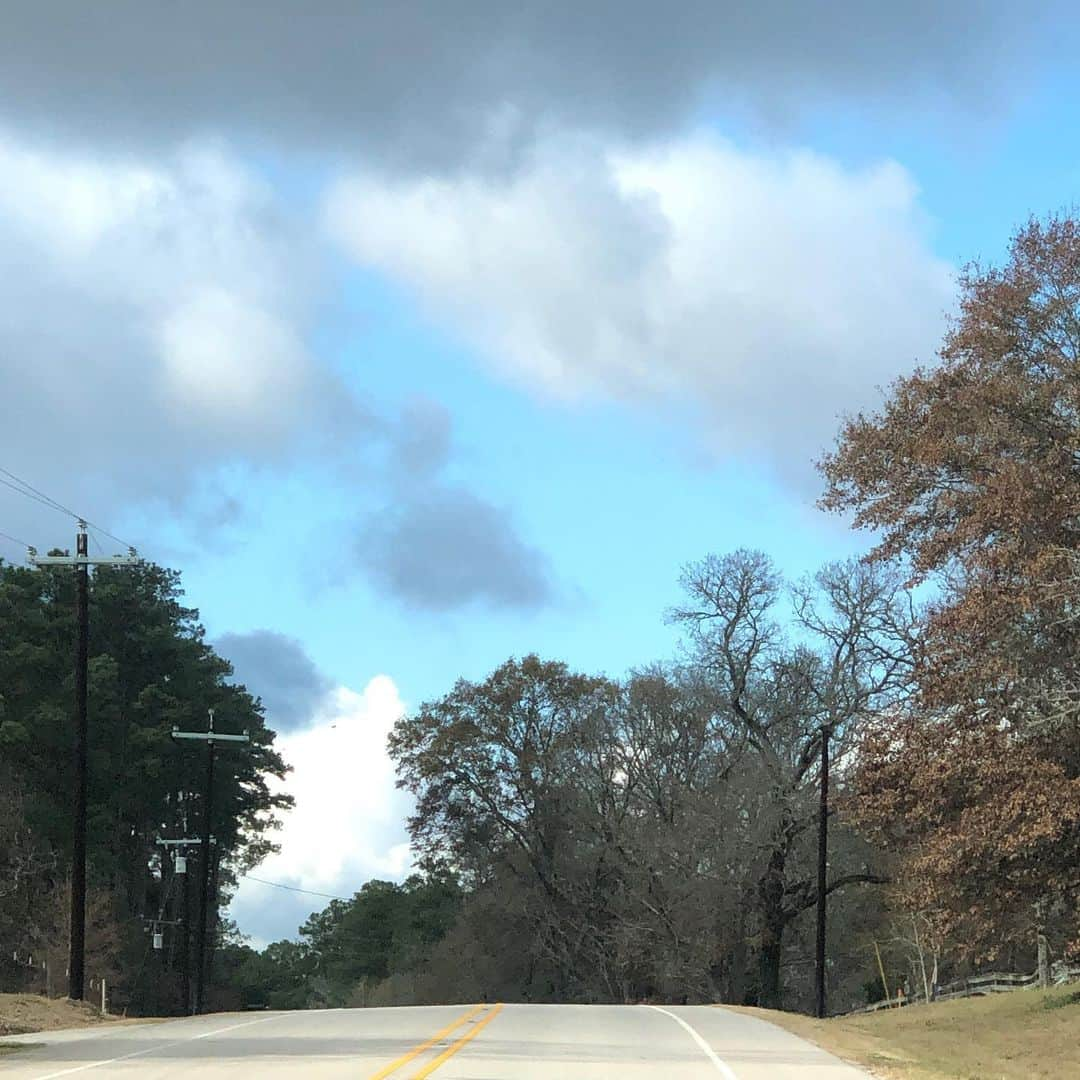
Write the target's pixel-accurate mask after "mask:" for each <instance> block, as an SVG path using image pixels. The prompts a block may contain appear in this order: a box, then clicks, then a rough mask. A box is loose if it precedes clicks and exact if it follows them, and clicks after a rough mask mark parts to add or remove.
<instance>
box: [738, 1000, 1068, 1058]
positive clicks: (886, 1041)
mask: <svg viewBox="0 0 1080 1080" xmlns="http://www.w3.org/2000/svg"><path fill="white" fill-rule="evenodd" d="M739 1011H740V1012H746V1013H749V1014H751V1015H753V1016H759V1017H761V1018H762V1019H763V1020H768V1021H770V1022H771V1023H774V1024H777V1025H778V1026H780V1027H783V1028H786V1029H787V1030H788V1031H791V1032H793V1033H794V1034H796V1035H800V1036H802V1037H803V1038H805V1039H809V1040H810V1041H811V1042H815V1043H817V1044H818V1045H819V1046H823V1047H824V1048H825V1049H826V1050H829V1051H830V1052H831V1053H833V1054H836V1056H837V1057H840V1058H843V1059H845V1060H846V1061H850V1062H852V1063H854V1064H857V1065H862V1066H864V1067H865V1068H867V1069H869V1070H870V1071H871V1072H873V1073H874V1075H875V1076H879V1077H882V1078H883V1080H1032V1078H1038V1080H1043V1078H1045V1080H1051V1078H1054V1080H1058V1078H1060V1080H1069V1078H1078V1080H1080V988H1077V986H1075V985H1073V986H1066V987H1058V988H1055V989H1053V990H1017V991H1014V992H1013V993H1010V994H999V995H995V996H994V997H988V998H969V999H966V1000H963V1001H950V1002H944V1003H942V1004H940V1005H932V1006H930V1007H929V1008H927V1007H925V1006H909V1007H908V1008H906V1009H890V1010H887V1011H883V1012H877V1013H863V1014H859V1015H856V1016H842V1017H837V1018H835V1019H832V1020H815V1019H813V1018H812V1017H809V1016H801V1015H799V1014H797V1013H783V1012H773V1011H771V1010H768V1009H749V1008H747V1009H740V1010H739Z"/></svg>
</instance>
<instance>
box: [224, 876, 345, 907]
mask: <svg viewBox="0 0 1080 1080" xmlns="http://www.w3.org/2000/svg"><path fill="white" fill-rule="evenodd" d="M240 876H241V877H243V878H247V879H248V881H257V882H258V883H259V884H260V885H272V886H273V887H274V888H275V889H287V890H288V891H289V892H298V893H303V894H304V895H305V896H321V897H322V898H323V899H324V900H344V901H345V902H346V903H348V902H349V900H350V899H352V898H351V897H348V896H334V894H333V893H325V892H312V890H311V889H298V888H297V887H296V886H295V885H283V884H282V883H281V882H280V881H267V880H266V879H265V878H261V877H255V876H254V875H252V874H241V875H240Z"/></svg>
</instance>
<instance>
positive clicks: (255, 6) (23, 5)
mask: <svg viewBox="0 0 1080 1080" xmlns="http://www.w3.org/2000/svg"><path fill="white" fill-rule="evenodd" d="M1066 10H1067V9H1066V8H1065V7H1064V5H1063V4H1061V3H1058V2H1056V0H1055V2H1053V3H1049V4H1043V5H1040V6H1039V10H1038V11H1037V12H1036V13H1034V14H1033V13H1032V12H1031V11H1030V10H1029V9H1027V8H1025V7H1024V6H1023V5H1016V4H1010V3H1005V2H989V3H988V2H986V0H954V2H952V3H949V4H941V3H938V2H928V0H915V2H910V3H907V4H867V3H862V2H859V0H833V2H828V3H819V4H805V3H799V2H796V0H760V2H758V3H755V4H752V5H747V4H731V3H717V2H715V0H675V2H673V3H668V4H655V3H650V2H646V0H618V2H615V0H594V2H593V3H590V4H585V5H582V4H580V3H570V2H568V0H558V2H539V0H518V2H516V3H511V4H507V3H503V2H499V0H460V2H457V3H452V4H451V3H444V2H442V0H411V2H410V0H406V2H401V3H393V4H370V3H369V4H363V3H344V2H338V0H335V2H322V3H317V4H315V5H311V6H308V7H306V8H301V7H298V6H297V5H296V4H293V3H291V2H285V0H233V2H231V3H220V2H217V0H191V2H189V3H185V4H175V3H172V2H165V0H114V2H112V3H109V4H76V3H69V4H67V5H55V4H40V3H36V2H32V0H16V2H13V3H9V4H6V5H5V8H4V26H3V34H0V102H4V103H6V104H5V105H2V106H0V117H4V116H5V115H6V117H7V119H9V120H12V119H13V120H16V121H18V122H19V123H24V122H29V123H30V124H32V125H33V126H34V127H35V128H36V129H37V130H39V131H40V132H41V133H42V134H44V135H49V134H60V135H63V136H65V137H69V138H75V139H80V140H84V141H89V142H91V143H93V144H95V145H106V144H109V143H112V144H125V145H126V144H132V143H135V144H162V145H169V144H171V143H174V142H176V141H177V140H179V139H183V138H186V137H189V136H191V135H193V134H194V135H202V134H205V133H206V132H221V131H227V132H236V133H241V134H247V135H253V136H257V137H268V138H270V139H271V140H275V141H282V140H283V141H285V142H288V143H302V144H305V145H308V146H313V147H316V148H319V149H321V150H324V151H329V152H331V153H333V154H334V155H342V154H344V155H350V154H352V153H356V152H362V153H364V154H366V155H372V156H374V157H376V158H378V159H380V160H382V161H383V162H384V163H387V164H392V165H398V166H404V167H409V168H415V167H421V168H439V167H447V166H459V165H462V164H469V163H472V164H477V163H478V161H479V160H480V158H479V157H478V155H481V154H482V150H481V148H482V147H484V146H487V147H490V145H491V143H492V137H493V135H495V136H496V139H495V141H496V142H499V143H501V145H502V150H500V151H496V159H498V160H502V159H503V158H504V157H505V155H506V154H507V153H509V154H511V155H512V154H513V152H514V150H515V148H519V147H520V146H521V145H522V144H524V143H526V142H529V141H531V140H532V137H533V135H534V134H535V133H536V131H537V130H538V129H540V128H544V127H546V126H547V125H549V124H555V125H556V126H567V125H569V126H576V127H584V128H590V129H594V130H604V131H609V132H612V133H617V134H619V135H625V136H629V137H635V136H646V137H653V136H657V135H661V134H663V133H665V132H666V131H668V130H670V129H671V128H672V127H673V126H675V125H677V124H679V123H681V122H682V121H683V120H685V118H686V115H687V113H688V112H689V111H690V110H693V109H695V108H697V107H698V106H700V105H703V104H705V103H707V102H708V101H710V100H715V95H720V99H721V100H730V101H733V102H735V103H738V104H741V105H747V106H749V107H750V109H751V110H753V111H757V112H758V113H760V114H772V115H779V116H784V115H794V114H798V113H799V112H800V111H801V110H802V109H803V108H805V107H813V106H814V105H815V104H818V103H820V102H821V101H823V100H825V101H828V100H829V99H832V98H838V97H840V98H853V99H854V100H861V101H865V102H866V103H867V104H868V106H869V107H871V108H874V109H877V108H879V107H880V106H881V105H882V104H883V103H884V104H888V105H891V106H896V107H906V106H909V105H910V104H912V102H913V101H921V102H923V103H925V102H926V101H927V100H929V99H932V100H933V101H934V102H935V103H936V104H937V105H938V106H940V105H941V103H942V100H943V99H944V98H953V99H955V100H957V101H959V102H960V103H961V105H962V106H963V107H965V108H970V109H973V110H977V111H982V110H985V109H988V108H989V109H993V108H994V107H996V106H997V105H998V104H1000V101H1001V99H1002V96H1008V94H1009V93H1010V91H1011V90H1012V89H1013V88H1014V87H1015V86H1016V84H1017V82H1018V81H1019V80H1021V79H1022V78H1023V72H1024V71H1025V60H1026V59H1027V57H1028V56H1029V49H1030V48H1031V46H1032V45H1033V44H1035V42H1036V40H1037V39H1040V35H1042V44H1043V45H1045V37H1046V35H1045V34H1043V31H1044V30H1046V29H1047V28H1048V27H1052V28H1053V30H1054V36H1055V38H1056V39H1057V40H1058V41H1059V42H1060V40H1061V38H1062V34H1063V29H1062V24H1061V22H1060V20H1058V19H1056V18H1055V16H1056V15H1060V14H1064V13H1065V12H1066ZM988 70H992V71H993V72H994V77H993V79H990V80H988V79H987V78H986V72H987V71H988Z"/></svg>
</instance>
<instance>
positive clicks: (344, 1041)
mask: <svg viewBox="0 0 1080 1080" xmlns="http://www.w3.org/2000/svg"><path fill="white" fill-rule="evenodd" d="M3 1041H4V1042H10V1041H12V1038H11V1037H9V1038H7V1039H4V1040H3ZM19 1041H22V1042H31V1041H35V1042H37V1043H39V1044H41V1045H38V1046H37V1047H35V1048H34V1049H30V1050H25V1051H23V1052H21V1053H18V1054H14V1055H10V1056H3V1057H0V1080H60V1077H69V1076H70V1077H77V1076H81V1075H85V1076H86V1080H95V1078H97V1077H101V1078H105V1077H120V1078H123V1080H135V1078H136V1077H138V1078H139V1080H219V1078H223V1077H230V1078H234V1080H235V1078H238V1077H257V1078H260V1080H261V1078H263V1077H266V1078H269V1080H275V1078H277V1077H305V1078H308V1077H310V1078H312V1080H335V1078H339V1077H340V1078H345V1077H348V1078H349V1080H423V1078H425V1077H428V1076H431V1077H433V1078H434V1080H616V1078H617V1080H638V1078H644V1077H657V1078H660V1080H719V1078H723V1080H859V1078H865V1077H866V1075H867V1074H865V1073H862V1072H860V1071H859V1070H857V1069H854V1068H852V1067H851V1066H849V1065H845V1064H843V1063H842V1062H840V1061H838V1060H837V1059H836V1058H834V1057H831V1056H830V1055H829V1054H826V1053H825V1052H824V1051H823V1050H820V1049H818V1048H817V1047H815V1046H812V1045H811V1044H810V1043H807V1042H804V1041H803V1040H801V1039H798V1038H796V1037H795V1036H794V1035H791V1034H789V1033H788V1032H786V1031H782V1030H781V1029H780V1028H778V1027H774V1026H773V1025H772V1024H768V1023H765V1022H764V1021H761V1020H758V1019H755V1018H754V1017H751V1016H746V1015H744V1014H741V1013H736V1012H731V1011H728V1010H726V1009H722V1008H718V1007H710V1006H704V1005H702V1006H674V1005H673V1006H664V1007H663V1008H660V1007H656V1006H647V1005H498V1004H492V1005H476V1006H438V1007H423V1008H397V1009H327V1010H320V1011H313V1012H278V1013H256V1014H253V1013H246V1014H235V1013H232V1014H228V1013H220V1014H216V1015H213V1016H199V1017H189V1018H186V1019H181V1020H172V1021H166V1022H162V1023H152V1024H117V1025H109V1026H106V1027H97V1028H88V1029H83V1030H80V1031H70V1032H55V1033H49V1034H43V1035H36V1036H35V1035H30V1036H20V1037H19Z"/></svg>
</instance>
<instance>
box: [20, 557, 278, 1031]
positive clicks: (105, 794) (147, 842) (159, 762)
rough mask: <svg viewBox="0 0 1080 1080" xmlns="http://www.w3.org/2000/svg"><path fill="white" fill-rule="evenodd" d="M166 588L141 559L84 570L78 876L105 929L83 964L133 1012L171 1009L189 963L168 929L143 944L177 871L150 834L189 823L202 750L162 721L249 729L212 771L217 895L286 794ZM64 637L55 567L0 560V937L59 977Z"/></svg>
mask: <svg viewBox="0 0 1080 1080" xmlns="http://www.w3.org/2000/svg"><path fill="white" fill-rule="evenodd" d="M181 597H182V593H181V590H180V582H179V575H178V574H176V573H174V572H172V571H169V570H165V569H163V568H161V567H158V566H154V565H150V564H144V565H141V566H139V567H137V568H135V569H124V570H116V569H109V568H102V569H99V570H97V571H95V572H94V573H93V574H92V575H91V583H90V664H89V672H90V674H89V710H90V715H89V733H90V746H89V828H88V864H89V883H90V888H91V894H92V899H93V906H94V909H95V911H96V913H97V919H98V922H99V923H101V924H102V926H104V925H105V924H107V925H108V926H109V927H110V929H109V930H108V932H107V933H105V932H104V930H102V932H101V933H100V934H99V935H98V936H99V937H101V942H100V944H99V945H97V946H95V939H94V935H93V933H91V939H90V946H91V955H90V957H89V962H88V974H89V975H90V976H91V977H96V976H100V975H103V974H105V975H109V976H110V977H111V981H112V984H113V986H114V993H115V995H116V996H115V1000H116V1003H117V1004H118V1005H120V1004H124V1003H128V1002H130V1004H131V1007H132V1008H133V1009H136V1010H137V1009H139V1008H142V1007H147V1008H149V1007H152V1008H155V1009H161V1008H173V1007H179V1005H180V997H181V990H180V984H181V982H182V981H183V976H184V972H185V971H189V970H190V964H189V961H188V958H187V956H186V955H182V953H183V952H184V950H183V949H182V947H181V946H182V944H183V942H181V940H180V937H179V935H178V934H176V933H171V934H170V943H169V948H168V950H167V951H166V953H165V954H164V956H161V957H155V956H151V955H149V953H148V947H149V937H148V935H147V933H146V926H145V924H144V922H143V917H144V916H149V917H151V918H153V917H159V916H160V914H161V913H162V912H163V911H167V915H166V917H167V918H169V919H175V918H176V913H177V911H178V910H179V907H178V905H179V904H180V903H181V902H182V898H181V895H180V889H179V886H180V885H181V884H182V882H181V881H179V880H177V879H176V878H175V877H174V876H173V875H172V873H171V868H170V866H169V864H163V863H162V860H161V849H160V848H159V847H158V846H157V845H156V843H155V841H156V840H157V839H158V838H159V837H164V836H176V835H180V834H181V833H182V832H183V831H185V826H184V822H185V819H186V821H187V831H189V832H190V831H192V830H198V828H199V827H200V825H201V817H200V815H201V799H202V790H203V777H204V773H205V759H204V755H203V754H200V753H198V752H193V750H192V748H191V747H190V746H189V747H186V748H181V747H180V746H179V745H177V744H175V743H174V742H173V740H172V739H171V738H170V734H169V733H170V731H171V729H172V727H173V726H174V725H178V726H180V727H184V728H188V729H190V728H192V727H195V728H203V727H204V726H205V723H206V714H207V710H208V709H209V708H213V709H214V712H215V717H216V725H217V727H218V728H219V729H220V730H224V731H235V732H239V731H241V730H247V731H248V732H249V733H250V735H251V740H252V741H251V744H250V746H249V747H248V748H246V749H245V750H244V751H243V752H241V753H233V754H231V755H230V758H229V761H228V763H227V765H223V767H222V768H220V769H218V770H217V772H216V777H215V782H216V789H217V790H216V793H215V800H216V813H215V821H214V833H215V836H216V838H217V849H216V850H217V852H218V859H219V864H220V865H219V867H218V870H217V874H216V876H217V883H218V886H219V890H218V891H219V894H221V895H224V894H226V893H227V890H228V887H229V885H230V882H231V881H232V880H233V878H234V875H235V874H236V873H237V872H241V871H243V870H245V869H246V868H248V867H251V866H253V865H255V864H256V863H257V862H259V861H260V860H261V859H262V858H263V857H264V856H265V855H266V854H267V852H268V851H270V850H271V849H272V846H273V845H272V830H273V818H274V815H275V814H278V813H280V812H281V811H283V810H285V809H287V808H288V806H289V805H290V799H289V798H288V797H286V796H283V795H281V794H274V793H271V791H270V789H269V788H268V786H267V778H268V777H270V776H275V777H281V776H283V775H284V772H285V765H284V763H283V762H282V760H281V758H280V757H279V756H278V754H277V753H276V752H275V751H274V749H273V737H274V736H273V732H271V731H270V730H268V729H267V727H266V726H265V723H264V721H263V716H262V712H261V709H260V707H259V706H258V705H257V703H256V702H255V700H254V699H253V698H252V697H251V695H250V694H248V693H247V691H246V690H244V689H243V688H242V687H237V686H234V685H231V684H230V683H229V682H228V681H227V678H228V676H229V675H230V674H231V669H230V667H229V665H228V663H227V662H226V661H225V660H223V659H221V658H220V657H219V656H217V655H216V654H215V653H214V651H213V649H212V648H211V647H210V646H209V645H208V644H207V643H206V641H205V638H204V634H203V630H202V627H201V626H200V625H199V622H198V613H197V612H196V611H194V610H192V609H190V608H185V607H184V606H183V605H182V603H181ZM74 634H75V622H74V579H73V575H72V574H71V572H70V571H67V570H62V569H43V570H29V569H24V568H20V567H15V566H11V565H6V564H0V798H2V799H3V800H4V802H5V805H6V806H8V807H10V808H11V811H10V812H11V818H9V821H8V822H5V825H10V823H11V821H12V820H15V819H17V820H18V821H19V823H20V825H19V828H21V829H22V830H23V832H22V833H20V837H21V838H20V840H19V845H20V846H17V847H15V848H13V849H10V850H11V851H12V854H11V855H8V856H6V858H7V859H8V860H9V864H10V861H11V860H15V861H19V860H21V865H22V867H23V868H24V871H23V872H22V873H20V874H18V875H14V876H13V875H11V873H10V872H9V873H7V874H5V877H6V882H0V933H2V934H3V939H2V943H0V944H2V947H3V950H4V952H5V954H6V955H7V956H11V955H13V954H14V953H16V952H19V951H22V952H23V953H35V954H37V955H39V956H41V955H42V954H48V955H49V957H50V959H51V962H52V966H53V969H54V970H56V971H58V972H59V973H60V975H61V976H62V973H63V970H64V958H65V956H66V936H67V929H66V918H67V915H66V909H65V904H64V903H62V902H58V901H57V899H56V898H57V897H58V896H59V895H60V894H61V893H63V891H64V890H65V888H66V884H65V882H66V880H67V878H66V875H67V872H68V867H69V865H70V858H71V792H72V782H73V756H72V731H73V720H72V716H73V698H74V687H73V679H74ZM4 858H5V856H0V870H3V866H2V864H3V862H4ZM191 865H192V870H193V871H194V870H195V869H196V868H197V866H198V857H197V856H195V857H194V858H193V859H192V863H191ZM5 894H6V895H5ZM95 949H96V951H95ZM162 964H163V965H164V969H162V968H161V967H160V965H162ZM155 965H157V966H155ZM140 979H141V981H140ZM59 987H60V989H62V988H63V987H62V978H60V980H59Z"/></svg>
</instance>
